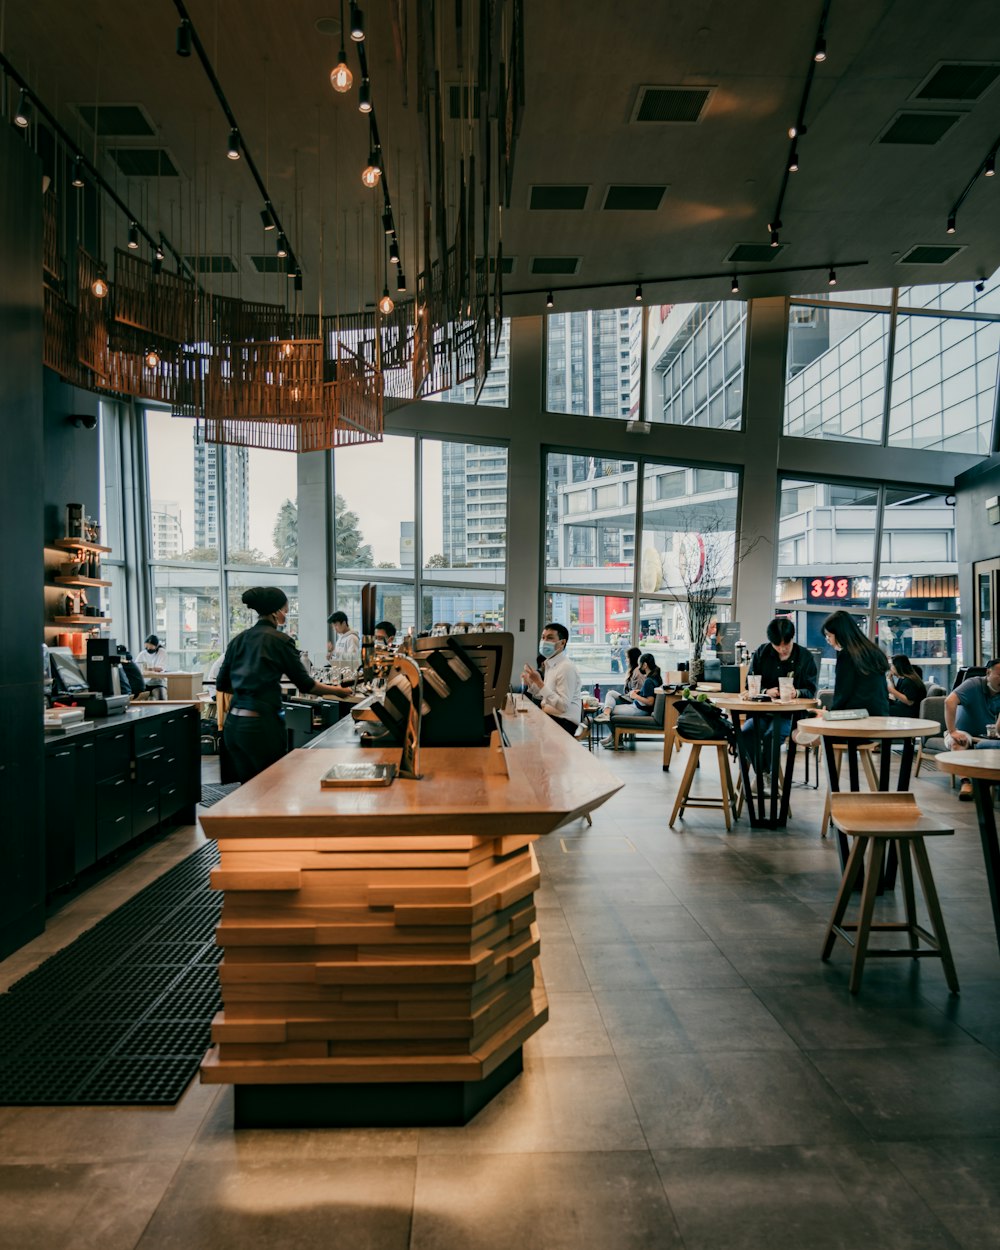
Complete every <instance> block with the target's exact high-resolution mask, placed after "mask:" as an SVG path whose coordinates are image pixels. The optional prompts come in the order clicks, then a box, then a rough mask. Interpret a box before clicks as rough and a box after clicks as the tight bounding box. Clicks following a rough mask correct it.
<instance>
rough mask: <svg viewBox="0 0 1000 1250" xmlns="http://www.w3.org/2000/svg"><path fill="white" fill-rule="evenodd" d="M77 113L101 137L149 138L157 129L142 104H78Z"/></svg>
mask: <svg viewBox="0 0 1000 1250" xmlns="http://www.w3.org/2000/svg"><path fill="white" fill-rule="evenodd" d="M76 112H77V114H78V116H79V118H80V120H81V121H82V122H83V124H84V125H85V126H87V127H88V128H89V129H90V130H95V129H96V131H97V134H98V135H100V136H102V137H103V136H105V135H125V136H128V138H130V139H139V138H147V139H148V138H149V137H150V136H152V135H155V134H156V127H155V126H154V125H153V123H152V122H151V121H150V120H149V116H148V115H147V113H146V110H145V109H144V108H143V107H142V105H141V104H77V105H76Z"/></svg>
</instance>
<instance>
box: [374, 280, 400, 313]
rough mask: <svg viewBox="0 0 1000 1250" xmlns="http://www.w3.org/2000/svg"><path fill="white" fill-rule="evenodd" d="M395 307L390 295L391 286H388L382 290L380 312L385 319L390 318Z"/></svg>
mask: <svg viewBox="0 0 1000 1250" xmlns="http://www.w3.org/2000/svg"><path fill="white" fill-rule="evenodd" d="M395 307H396V305H395V304H394V303H393V302H392V296H391V295H390V294H389V286H388V284H386V286H385V287H384V288H383V290H382V298H381V299H380V300H379V302H378V310H379V312H380V313H381V314H382V316H383V317H388V315H389V314H390V313H391V312H392V310H393V309H394V308H395Z"/></svg>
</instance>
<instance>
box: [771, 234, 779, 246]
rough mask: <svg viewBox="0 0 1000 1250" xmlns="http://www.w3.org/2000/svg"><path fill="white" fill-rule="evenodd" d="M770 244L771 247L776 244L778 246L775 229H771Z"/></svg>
mask: <svg viewBox="0 0 1000 1250" xmlns="http://www.w3.org/2000/svg"><path fill="white" fill-rule="evenodd" d="M771 246H772V247H777V246H778V232H777V230H772V231H771Z"/></svg>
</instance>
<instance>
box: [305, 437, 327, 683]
mask: <svg viewBox="0 0 1000 1250" xmlns="http://www.w3.org/2000/svg"><path fill="white" fill-rule="evenodd" d="M296 469H297V472H298V501H299V502H298V514H299V649H300V650H302V651H308V652H309V655H310V657H311V659H312V661H313V663H314V664H317V665H318V664H322V663H323V661H324V659H325V657H326V638H327V624H326V618H327V617H328V616H329V615H330V613H331V612H332V611H333V608H332V607H331V598H332V595H333V586H332V584H331V570H332V568H333V553H332V545H333V525H332V518H331V516H330V457H329V455H328V454H327V453H326V452H324V451H311V452H307V453H305V454H304V455H301V456H297V457H296Z"/></svg>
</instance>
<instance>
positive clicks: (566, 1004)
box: [524, 990, 614, 1058]
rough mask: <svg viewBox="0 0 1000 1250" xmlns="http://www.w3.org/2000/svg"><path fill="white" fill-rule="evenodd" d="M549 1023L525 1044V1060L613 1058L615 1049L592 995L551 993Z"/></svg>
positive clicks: (549, 993) (549, 992)
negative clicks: (595, 1056) (573, 1057)
mask: <svg viewBox="0 0 1000 1250" xmlns="http://www.w3.org/2000/svg"><path fill="white" fill-rule="evenodd" d="M548 996H549V1022H548V1024H547V1025H546V1026H545V1028H544V1029H540V1030H539V1031H538V1032H537V1033H536V1034H535V1035H534V1036H533V1037H530V1038H529V1039H528V1041H527V1042H526V1043H525V1047H524V1053H525V1056H532V1057H539V1058H557V1057H562V1058H566V1057H569V1056H573V1055H612V1054H614V1049H613V1048H612V1045H611V1041H610V1039H609V1037H608V1033H607V1029H606V1028H605V1027H604V1021H603V1019H602V1018H601V1013H600V1011H599V1010H598V1007H597V1003H596V1002H595V1001H594V996H593V994H592V993H591V992H590V991H589V990H587V991H586V992H583V993H561V992H553V991H551V990H549V991H548Z"/></svg>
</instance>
